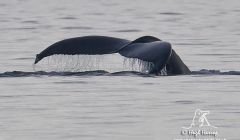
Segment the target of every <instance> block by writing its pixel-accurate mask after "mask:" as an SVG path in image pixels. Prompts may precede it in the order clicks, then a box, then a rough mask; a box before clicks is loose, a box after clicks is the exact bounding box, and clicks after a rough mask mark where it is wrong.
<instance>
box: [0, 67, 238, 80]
mask: <svg viewBox="0 0 240 140" xmlns="http://www.w3.org/2000/svg"><path fill="white" fill-rule="evenodd" d="M190 75H240V71H228V72H221V71H220V70H206V69H202V70H200V71H192V73H191V74H190ZM42 76H139V77H155V76H156V75H153V74H147V73H141V72H136V71H119V72H114V73H110V72H107V71H104V70H96V71H85V72H56V71H51V72H46V71H35V72H24V71H8V72H3V73H0V77H2V78H3V77H42Z"/></svg>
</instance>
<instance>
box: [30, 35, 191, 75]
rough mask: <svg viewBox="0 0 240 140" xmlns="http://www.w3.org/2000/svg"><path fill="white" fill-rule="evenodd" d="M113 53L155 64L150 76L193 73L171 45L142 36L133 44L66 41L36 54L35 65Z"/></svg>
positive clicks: (111, 40) (90, 38) (100, 39)
mask: <svg viewBox="0 0 240 140" xmlns="http://www.w3.org/2000/svg"><path fill="white" fill-rule="evenodd" d="M113 53H119V54H120V55H122V56H124V57H127V58H136V59H139V60H142V61H146V62H151V63H153V66H152V68H151V70H150V71H149V73H154V74H157V75H158V74H159V73H160V72H161V70H162V69H166V72H167V75H178V74H189V73H190V70H189V69H188V67H187V66H186V65H185V64H184V63H183V62H182V60H181V58H180V57H179V56H178V55H177V53H176V52H175V51H174V50H173V49H172V46H171V44H170V43H168V42H165V41H161V40H160V39H158V38H156V37H153V36H143V37H140V38H138V39H136V40H134V41H130V40H126V39H121V38H114V37H107V36H84V37H76V38H70V39H65V40H62V41H59V42H56V43H54V44H52V45H50V46H49V47H48V48H46V49H45V50H43V51H42V52H41V53H39V54H37V55H36V59H35V62H34V64H37V63H38V62H39V61H40V60H42V59H43V58H45V57H48V56H51V55H58V54H63V55H103V54H113Z"/></svg>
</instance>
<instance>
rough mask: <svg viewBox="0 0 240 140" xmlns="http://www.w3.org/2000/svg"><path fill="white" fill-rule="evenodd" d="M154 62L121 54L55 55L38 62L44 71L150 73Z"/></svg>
mask: <svg viewBox="0 0 240 140" xmlns="http://www.w3.org/2000/svg"><path fill="white" fill-rule="evenodd" d="M152 67H153V63H151V62H146V61H142V60H139V59H136V58H126V57H123V56H121V55H120V54H105V55H53V56H50V57H47V58H44V59H43V60H42V61H40V62H39V64H38V68H37V69H38V70H43V71H70V72H82V71H94V70H105V71H108V72H118V71H137V72H143V73H148V72H149V71H150V70H151V68H152Z"/></svg>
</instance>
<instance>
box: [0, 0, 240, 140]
mask: <svg viewBox="0 0 240 140" xmlns="http://www.w3.org/2000/svg"><path fill="white" fill-rule="evenodd" d="M238 3H239V2H238V1H237V0H229V1H217V0H212V1H207V0H202V1H178V0H160V1H157V0H154V1H151V2H146V1H144V0H137V1H126V0H122V1H106V0H102V1H86V0H78V1H76V0H69V1H67V2H66V1H64V0H58V1H56V0H51V1H47V0H41V1H37V0H31V1H30V0H12V1H0V16H1V19H0V31H1V38H0V50H1V51H0V54H1V55H0V85H1V86H0V91H1V92H0V139H1V140H2V139H3V140H42V139H45V140H59V139H60V140H66V139H71V140H78V139H100V140H106V139H109V140H110V139H111V140H112V139H115V140H122V139H131V140H132V139H133V140H146V139H166V140H168V139H169V140H172V139H174V138H181V135H180V131H181V128H182V127H183V126H188V125H189V124H190V122H191V120H192V117H193V113H194V111H195V110H196V109H197V108H199V109H202V110H209V111H211V113H210V114H209V115H207V118H208V120H209V121H210V122H211V124H213V125H214V126H217V127H218V132H219V137H222V138H226V139H229V140H230V139H231V140H238V139H239V136H240V135H239V133H238V132H239V131H240V123H239V122H240V119H239V112H240V110H239V105H240V104H239V100H238V97H239V91H240V90H239V82H240V79H239V70H240V63H239V62H240V54H239V53H240V50H239V47H238V46H239V45H240V41H239V35H240V30H239V23H240V19H239V16H240V9H239V4H238ZM84 35H108V36H114V37H120V38H126V39H129V40H134V39H136V38H138V37H140V36H144V35H152V36H156V37H159V38H160V39H162V40H166V41H168V42H171V43H172V45H173V48H174V49H175V50H176V51H177V52H178V53H179V55H180V56H181V58H182V59H183V61H184V62H185V63H186V64H187V65H188V66H189V68H190V69H191V70H193V74H192V75H183V76H160V77H159V76H152V75H147V74H143V73H139V72H132V71H130V72H129V71H127V72H126V71H125V72H123V71H118V72H115V73H108V72H107V71H90V72H44V71H36V72H34V71H33V68H32V64H33V62H34V59H35V58H34V57H35V54H37V53H39V52H40V51H41V50H43V49H45V48H46V47H47V46H49V45H50V44H53V43H54V42H57V41H59V40H62V39H66V38H71V37H76V36H84ZM111 59H112V60H111V61H112V62H116V61H118V59H117V58H113V57H112V58H111ZM115 64H117V63H115ZM116 66H118V65H116ZM201 69H202V70H201Z"/></svg>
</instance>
